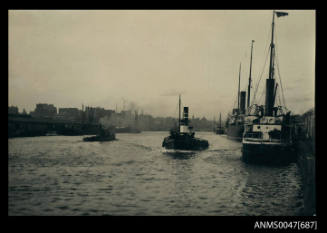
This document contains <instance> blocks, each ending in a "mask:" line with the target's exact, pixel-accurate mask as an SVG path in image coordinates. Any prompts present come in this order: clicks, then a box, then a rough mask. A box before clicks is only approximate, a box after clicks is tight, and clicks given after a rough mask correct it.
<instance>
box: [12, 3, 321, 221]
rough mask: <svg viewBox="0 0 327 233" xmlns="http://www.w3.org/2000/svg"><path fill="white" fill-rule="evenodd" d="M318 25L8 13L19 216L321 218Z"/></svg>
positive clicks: (139, 13) (219, 14)
mask: <svg viewBox="0 0 327 233" xmlns="http://www.w3.org/2000/svg"><path fill="white" fill-rule="evenodd" d="M315 65H316V10H314V9H312V10H294V9H290V10H288V9H280V10H279V9H265V10H219V9H216V10H59V9H57V10H49V9H48V10H21V9H10V10H8V215H9V216H316V182H315V180H316V170H315V168H316V166H315V164H316V160H315V140H316V139H315V133H316V131H315V72H316V71H315Z"/></svg>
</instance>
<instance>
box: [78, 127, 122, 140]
mask: <svg viewBox="0 0 327 233" xmlns="http://www.w3.org/2000/svg"><path fill="white" fill-rule="evenodd" d="M115 139H116V135H115V132H114V130H113V129H112V128H110V129H104V128H103V127H102V126H101V127H100V130H99V134H98V135H96V136H91V137H85V138H83V141H85V142H94V141H99V142H103V141H112V140H115Z"/></svg>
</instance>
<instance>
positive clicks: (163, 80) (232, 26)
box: [8, 10, 315, 119]
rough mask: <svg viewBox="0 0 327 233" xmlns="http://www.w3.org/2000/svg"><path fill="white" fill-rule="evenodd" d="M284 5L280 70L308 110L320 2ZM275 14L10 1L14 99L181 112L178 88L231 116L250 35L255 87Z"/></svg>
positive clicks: (288, 96)
mask: <svg viewBox="0 0 327 233" xmlns="http://www.w3.org/2000/svg"><path fill="white" fill-rule="evenodd" d="M283 11H286V12H288V13H289V15H288V16H286V17H280V18H276V22H275V23H276V31H275V33H276V38H275V39H276V49H277V55H278V64H279V72H280V76H281V78H282V85H283V89H284V95H285V100H286V106H287V108H288V109H289V110H291V111H292V112H293V113H303V112H305V111H306V110H308V109H309V108H311V107H313V106H314V91H315V90H314V80H315V11H313V10H299V11H298V10H283ZM271 21H272V11H271V10H268V11H267V10H260V11H259V10H254V11H248V10H246V11H245V10H193V11H189V10H186V11H180V10H160V11H148V10H124V11H121V10H113V11H100V10H98V11H84V10H83V11H77V10H76V11H74V10H64V11H62V10H50V11H49V10H47V11H45V10H41V11H40V10H33V11H31V10H28V11H23V10H11V11H9V77H8V78H9V86H8V88H9V90H8V91H9V103H8V104H9V105H15V106H18V107H19V109H20V111H22V109H23V108H25V109H26V110H27V112H29V111H31V110H34V108H35V105H36V104H37V103H50V104H54V105H55V106H56V107H58V108H61V107H78V108H81V106H82V104H84V105H88V106H94V107H96V106H100V107H104V108H106V109H115V108H116V105H117V107H118V111H120V110H121V109H122V108H123V106H124V102H125V108H126V109H127V108H128V106H129V105H130V104H131V103H132V104H134V105H136V106H138V107H139V109H143V111H144V113H149V114H152V115H154V116H159V115H162V116H174V117H176V116H177V104H178V93H181V94H182V102H183V104H184V105H185V106H189V107H190V115H194V116H195V117H203V116H205V117H207V118H209V119H213V117H216V118H217V117H218V116H219V112H221V113H222V115H223V117H225V116H226V114H227V112H230V111H231V110H232V108H233V105H235V104H236V101H237V99H236V96H237V85H238V72H239V65H240V62H241V63H242V71H241V89H244V90H245V89H246V88H247V82H248V77H249V61H250V49H251V40H255V43H254V53H253V70H252V75H253V82H254V83H253V88H252V93H253V92H254V89H255V86H256V83H257V82H258V80H259V77H260V74H261V73H262V71H263V68H264V63H265V59H266V56H267V51H268V46H269V43H270V36H271ZM267 64H268V62H267ZM267 64H266V67H265V68H266V69H265V70H264V73H263V77H262V80H261V82H260V83H263V84H264V79H266V77H267V73H268V66H267ZM276 74H277V69H276ZM276 79H277V80H278V78H277V77H276ZM262 87H263V86H262ZM261 89H262V88H261ZM261 89H260V88H259V91H258V94H257V95H258V98H259V97H260V93H261V92H262V90H263V89H262V90H261ZM259 92H260V93H259Z"/></svg>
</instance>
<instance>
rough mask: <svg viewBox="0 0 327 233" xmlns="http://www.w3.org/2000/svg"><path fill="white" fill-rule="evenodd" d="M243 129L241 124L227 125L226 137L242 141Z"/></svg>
mask: <svg viewBox="0 0 327 233" xmlns="http://www.w3.org/2000/svg"><path fill="white" fill-rule="evenodd" d="M243 131H244V126H243V125H229V126H228V128H227V130H226V135H227V138H228V139H231V140H235V141H242V135H243Z"/></svg>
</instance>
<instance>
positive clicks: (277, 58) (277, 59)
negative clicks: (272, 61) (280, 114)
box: [275, 50, 286, 107]
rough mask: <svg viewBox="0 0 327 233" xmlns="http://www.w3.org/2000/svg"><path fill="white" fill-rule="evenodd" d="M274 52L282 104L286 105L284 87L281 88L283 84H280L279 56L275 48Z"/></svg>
mask: <svg viewBox="0 0 327 233" xmlns="http://www.w3.org/2000/svg"><path fill="white" fill-rule="evenodd" d="M275 53H276V63H277V72H278V78H279V81H280V86H281V89H282V97H283V102H284V106H285V107H286V102H285V96H284V89H283V84H282V78H281V76H280V71H279V57H278V53H277V50H276V52H275Z"/></svg>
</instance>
